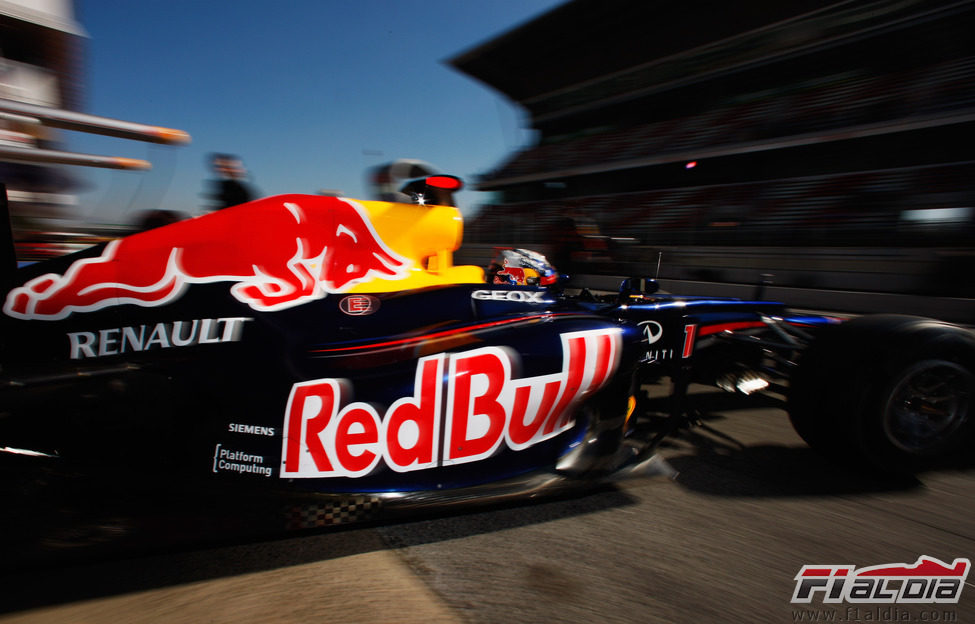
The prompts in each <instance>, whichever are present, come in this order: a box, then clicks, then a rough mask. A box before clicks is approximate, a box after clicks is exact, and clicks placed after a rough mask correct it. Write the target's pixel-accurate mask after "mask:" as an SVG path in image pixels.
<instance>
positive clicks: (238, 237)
mask: <svg viewBox="0 0 975 624" xmlns="http://www.w3.org/2000/svg"><path fill="white" fill-rule="evenodd" d="M411 265H412V262H411V261H410V260H409V259H407V258H404V257H403V256H401V255H399V254H397V253H396V252H395V251H393V250H392V249H390V248H389V247H388V246H387V245H386V244H385V243H384V242H383V241H382V239H381V238H380V237H379V235H378V234H377V233H376V231H375V229H374V228H373V225H372V223H371V222H370V220H369V217H368V213H367V212H366V210H365V209H364V208H363V207H362V206H360V205H358V204H357V203H355V202H353V201H349V200H346V199H342V198H336V197H318V196H310V195H283V196H279V197H270V198H267V199H262V200H258V201H255V202H250V203H248V204H243V205H240V206H235V207H233V208H227V209H225V210H222V211H220V212H216V213H212V214H209V215H206V216H203V217H198V218H196V219H190V220H187V221H182V222H179V223H174V224H172V225H169V226H166V227H163V228H159V229H156V230H150V231H147V232H142V233H139V234H135V235H132V236H129V237H126V238H123V239H119V240H116V241H112V242H111V243H109V244H108V245H107V246H106V247H105V250H104V252H103V253H102V254H101V255H100V256H98V257H96V258H85V259H82V260H78V261H76V262H75V263H74V264H72V265H71V266H70V267H69V269H68V270H67V271H66V272H65V274H64V275H58V274H56V273H48V274H45V275H41V276H39V277H36V278H34V279H32V280H30V281H29V282H27V283H26V284H24V285H23V286H20V287H17V288H14V289H13V290H11V291H10V293H9V294H8V295H7V299H6V301H5V303H4V306H3V310H4V312H5V313H6V314H8V315H9V316H12V317H15V318H19V319H40V320H57V319H62V318H65V317H67V316H68V315H70V314H72V313H73V312H88V311H93V310H99V309H102V308H105V307H109V306H115V305H121V304H135V305H139V306H147V307H148V306H161V305H165V304H167V303H170V302H172V301H174V300H175V299H177V298H179V297H180V296H181V295H182V294H183V291H184V290H185V288H186V287H187V286H188V285H190V284H205V283H213V282H233V285H232V286H231V287H230V292H231V294H232V295H233V296H234V297H235V298H236V299H238V300H239V301H241V302H243V303H245V304H247V305H248V306H250V307H251V308H253V309H255V310H259V311H275V310H282V309H285V308H289V307H292V306H296V305H300V304H303V303H306V302H308V301H311V300H314V299H320V298H322V297H325V296H326V295H327V294H329V293H341V292H346V291H348V290H349V289H350V288H352V287H353V286H355V285H357V284H361V283H363V282H367V281H370V280H373V279H377V278H378V279H387V280H398V279H403V278H404V277H406V276H407V274H408V271H409V269H410V267H411Z"/></svg>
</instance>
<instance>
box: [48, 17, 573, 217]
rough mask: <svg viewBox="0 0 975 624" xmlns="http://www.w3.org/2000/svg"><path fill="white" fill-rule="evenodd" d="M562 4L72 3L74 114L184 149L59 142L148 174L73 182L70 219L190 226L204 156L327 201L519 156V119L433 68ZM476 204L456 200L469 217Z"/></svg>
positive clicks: (81, 138)
mask: <svg viewBox="0 0 975 624" xmlns="http://www.w3.org/2000/svg"><path fill="white" fill-rule="evenodd" d="M562 1H563V0H343V1H339V0H279V1H277V2H274V1H269V0H207V1H190V0H142V1H139V2H132V1H131V0H116V1H113V0H78V1H77V3H76V19H77V21H79V22H80V23H81V25H82V26H83V27H84V28H85V30H86V31H87V33H88V35H89V39H88V40H87V41H86V43H85V55H84V63H83V66H84V70H83V73H82V76H83V80H84V111H85V112H88V113H92V114H96V115H101V116H105V117H115V118H119V119H125V120H127V121H134V122H141V123H149V124H154V125H161V126H167V127H172V128H178V129H180V130H185V131H187V132H189V133H190V134H191V135H192V137H193V142H192V143H191V144H190V145H189V146H184V147H176V148H171V147H163V146H154V145H150V144H147V143H138V142H132V141H124V140H120V139H113V138H107V137H96V136H91V135H86V134H80V133H74V132H71V133H64V135H63V138H64V139H65V140H66V141H67V143H68V147H69V148H70V149H72V150H74V151H81V152H86V153H95V154H106V155H113V156H129V157H134V158H146V159H148V160H150V161H152V162H153V165H154V168H153V171H151V172H149V173H132V172H121V171H108V170H88V169H80V168H79V169H76V170H75V173H77V174H80V175H83V176H84V177H85V178H86V179H87V180H88V181H89V183H90V184H91V188H90V189H89V190H88V191H87V192H85V193H84V194H83V195H82V198H81V200H82V206H81V209H80V214H81V216H82V217H84V218H86V219H87V220H89V221H97V222H113V221H114V222H118V221H124V220H126V219H127V218H128V217H129V216H130V215H131V214H133V213H134V212H135V211H137V210H140V209H146V208H155V207H161V208H166V209H172V210H182V211H184V212H188V213H191V214H198V213H199V212H200V211H201V210H202V207H203V205H204V203H205V200H204V198H203V197H202V196H201V193H202V192H203V191H204V180H205V179H207V178H208V177H209V171H208V170H207V167H206V155H207V154H208V153H210V152H230V153H234V154H238V155H240V156H241V157H242V158H243V159H244V162H245V164H246V166H247V167H248V169H249V170H250V171H251V173H252V175H253V183H254V184H255V186H256V187H257V188H258V189H259V190H260V191H261V193H262V194H263V195H273V194H278V193H294V192H297V193H314V192H316V191H318V190H319V189H339V190H341V191H343V192H344V193H345V194H346V195H348V196H352V197H361V198H368V197H367V190H366V188H365V185H364V177H363V175H364V172H365V169H366V168H367V167H369V166H371V165H375V164H379V163H380V162H385V161H389V160H394V159H397V158H419V159H422V160H426V161H428V162H430V163H433V164H434V165H436V166H437V167H439V168H440V169H441V170H442V171H444V172H445V173H452V174H455V175H460V176H461V177H464V178H465V179H470V178H471V177H472V176H473V175H474V174H477V173H483V172H485V171H487V170H489V169H491V168H492V167H493V166H494V165H496V164H497V163H498V162H499V161H500V160H502V159H503V158H504V157H505V155H507V154H509V153H510V152H511V151H513V150H514V149H516V148H517V147H518V146H519V145H521V144H523V143H524V142H525V141H527V140H529V135H528V132H527V131H526V130H525V129H524V127H523V125H524V120H523V118H522V116H521V113H520V111H519V110H518V109H516V108H515V107H514V106H513V105H511V103H510V102H508V101H507V100H505V99H504V98H502V97H501V96H499V95H498V94H497V93H495V92H494V91H493V90H491V89H490V88H488V87H486V86H484V85H482V84H480V83H479V82H477V81H475V80H474V79H472V78H470V77H468V76H465V75H463V74H461V73H460V72H457V71H455V70H454V69H452V68H451V67H449V66H448V65H447V64H446V63H445V61H446V59H448V58H451V57H453V56H455V55H457V54H458V53H460V52H463V51H465V50H467V49H469V48H471V47H473V46H475V45H477V44H480V43H482V42H484V41H486V40H488V39H491V38H493V37H494V36H496V35H499V34H501V33H503V32H505V31H507V30H509V29H511V28H512V27H514V26H517V25H519V24H521V23H523V22H524V21H526V20H528V19H531V18H533V17H536V16H538V15H540V14H542V13H544V12H546V11H548V10H550V9H551V8H553V7H555V6H557V5H559V4H561V3H562ZM485 199H486V198H485V197H484V196H483V194H482V193H474V192H464V193H463V194H462V197H461V200H460V201H461V206H462V208H463V209H464V210H465V211H471V210H472V209H473V208H474V206H476V204H478V203H479V202H482V201H484V200H485Z"/></svg>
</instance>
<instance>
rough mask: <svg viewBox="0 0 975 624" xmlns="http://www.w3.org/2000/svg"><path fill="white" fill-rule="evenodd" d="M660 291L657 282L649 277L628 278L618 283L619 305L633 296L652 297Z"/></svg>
mask: <svg viewBox="0 0 975 624" xmlns="http://www.w3.org/2000/svg"><path fill="white" fill-rule="evenodd" d="M658 290H660V284H658V283H657V280H655V279H653V278H650V277H628V278H626V279H625V280H623V281H622V282H620V296H619V301H620V303H624V302H626V301H627V300H628V299H629V298H630V297H632V296H633V295H652V294H653V293H655V292H657V291H658Z"/></svg>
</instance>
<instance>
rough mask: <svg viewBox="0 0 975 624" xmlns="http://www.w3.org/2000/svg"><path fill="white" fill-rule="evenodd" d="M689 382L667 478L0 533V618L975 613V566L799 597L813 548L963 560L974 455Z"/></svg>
mask: <svg viewBox="0 0 975 624" xmlns="http://www.w3.org/2000/svg"><path fill="white" fill-rule="evenodd" d="M695 398H696V400H697V401H698V402H699V405H700V406H701V409H702V410H703V413H704V418H703V419H702V420H703V425H704V426H703V427H697V428H695V429H693V430H692V431H690V432H687V433H683V434H682V435H680V436H678V437H676V438H674V439H673V440H672V442H671V443H670V444H668V445H667V446H666V447H664V448H663V449H661V454H662V455H663V456H664V457H666V458H667V460H668V462H669V463H670V465H671V466H673V468H674V469H675V470H677V471H678V472H679V474H678V475H677V476H676V477H675V478H668V477H664V476H657V477H651V478H637V479H633V480H630V481H626V482H623V483H619V484H616V485H614V486H611V487H607V488H604V489H601V490H599V491H597V492H595V493H591V494H589V495H586V496H582V497H578V498H567V499H560V500H550V501H547V502H540V503H536V504H530V505H523V506H514V507H506V508H501V509H494V510H488V511H478V512H474V513H466V514H454V515H447V516H443V517H433V518H427V519H423V520H418V521H411V522H402V523H397V524H391V525H386V526H374V527H365V528H351V529H345V530H332V531H322V532H306V533H301V534H290V535H285V536H278V537H275V538H274V539H271V538H269V537H268V536H259V537H250V538H248V537H246V536H244V537H240V536H238V537H235V538H232V539H227V538H226V536H222V537H218V536H219V534H220V531H221V529H222V528H223V527H227V526H233V523H232V522H230V521H229V520H227V519H225V521H224V522H223V523H221V522H220V521H215V520H212V518H214V517H220V515H221V510H220V509H210V510H207V515H206V517H207V518H211V520H209V521H208V523H206V524H205V526H201V527H197V528H198V531H197V532H196V533H194V528H193V527H194V525H195V524H197V523H198V521H199V520H200V519H201V518H203V517H204V516H203V515H202V514H200V513H199V512H196V513H193V514H190V515H189V516H187V517H185V518H181V517H180V516H179V515H178V514H177V513H176V512H175V511H171V512H169V513H167V514H164V515H162V516H157V517H154V518H153V519H151V522H154V523H155V525H154V528H155V532H153V531H144V532H143V534H144V535H146V536H149V535H154V536H155V537H156V538H157V539H158V541H157V542H156V543H133V542H132V541H131V540H129V541H126V540H125V539H122V537H121V535H122V534H123V533H125V532H126V530H131V529H132V527H133V524H132V523H133V522H134V521H133V520H132V519H131V518H129V519H125V518H119V517H114V516H113V517H110V518H109V517H105V516H101V517H99V514H97V513H93V514H92V515H93V516H94V517H92V518H81V517H73V518H72V522H71V523H70V527H67V528H62V530H61V532H52V533H50V534H48V535H47V538H46V542H44V543H43V544H40V545H37V544H35V545H34V547H33V548H26V549H25V548H24V546H23V544H18V536H17V535H11V534H9V533H7V532H4V534H3V535H2V536H0V544H2V546H3V551H4V552H5V553H11V552H15V553H19V558H18V557H15V558H14V560H11V559H10V558H9V557H8V558H5V559H4V561H3V562H0V623H8V622H31V623H34V622H112V621H117V622H170V623H180V622H228V623H229V622H233V623H237V624H239V623H242V622H313V621H322V622H324V621H328V622H471V623H495V622H514V623H518V622H570V623H575V622H587V623H588V622H641V623H642V622H648V623H649V622H653V623H655V622H793V621H816V619H814V618H817V617H818V618H828V617H829V614H830V613H832V614H833V616H834V617H835V621H850V622H854V621H874V622H878V621H881V622H882V621H888V622H893V621H896V622H906V621H922V619H921V618H922V617H924V618H926V620H923V621H932V620H933V621H954V622H973V621H975V588H973V587H971V585H972V584H973V582H972V579H969V581H968V583H967V585H966V588H965V589H964V590H963V592H962V595H961V599H960V602H959V603H958V604H957V605H915V606H912V607H905V606H896V607H894V608H892V607H891V606H890V605H859V606H856V607H854V606H852V605H840V606H838V607H832V606H826V605H823V604H822V603H820V602H815V603H813V604H811V605H803V606H800V605H792V604H790V598H791V596H792V592H793V590H794V587H795V582H794V580H793V579H794V577H795V575H796V573H797V572H798V571H799V569H800V568H801V567H802V566H803V565H804V564H820V565H832V564H853V565H855V566H858V567H862V566H868V565H879V564H891V563H906V564H912V563H914V562H915V561H916V559H917V557H918V556H919V555H929V556H932V557H937V558H939V559H941V560H943V561H945V562H948V563H950V562H951V561H952V560H953V559H955V558H956V557H968V558H970V559H971V558H973V554H975V548H973V546H975V520H973V511H975V463H973V462H972V461H970V460H968V461H966V463H963V464H962V465H956V466H947V467H942V468H940V469H938V470H934V471H930V472H927V473H924V474H921V475H918V476H917V477H900V478H891V477H881V476H877V475H873V474H870V473H867V472H864V471H863V470H860V469H854V468H851V467H848V466H844V465H840V464H837V463H836V462H834V461H831V460H827V459H824V458H822V457H820V456H817V455H816V454H814V453H813V452H812V451H810V450H809V449H808V448H806V447H805V446H804V445H803V443H802V441H801V440H800V439H799V438H798V437H797V436H796V435H795V434H794V433H793V432H792V429H791V427H790V426H789V423H788V419H787V417H786V416H785V414H784V412H782V411H781V410H780V409H778V408H776V407H774V406H767V407H760V408H754V407H747V408H746V407H745V406H744V405H743V404H742V403H741V402H740V401H738V399H736V398H735V397H732V396H730V395H724V394H712V393H700V394H696V395H695ZM223 511H224V512H225V511H226V510H223ZM113 513H114V510H113ZM142 521H143V522H145V521H146V520H145V519H143V520H142ZM127 522H128V524H126V523H127ZM52 526H53V525H52ZM143 528H144V527H143ZM113 542H118V543H121V544H123V545H124V549H123V550H120V549H119V548H112V544H113ZM130 548H131V550H129V549H130ZM885 609H886V611H885Z"/></svg>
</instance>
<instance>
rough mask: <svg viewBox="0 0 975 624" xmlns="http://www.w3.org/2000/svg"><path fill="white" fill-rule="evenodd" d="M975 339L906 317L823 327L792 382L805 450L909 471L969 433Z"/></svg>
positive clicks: (966, 439) (792, 410) (793, 415)
mask: <svg viewBox="0 0 975 624" xmlns="http://www.w3.org/2000/svg"><path fill="white" fill-rule="evenodd" d="M973 400H975V335H973V334H972V333H971V332H969V331H968V330H965V329H962V328H959V327H956V326H953V325H949V324H946V323H940V322H937V321H931V320H928V319H921V318H916V317H908V316H892V315H887V316H867V317H861V318H858V319H854V320H852V321H850V322H848V323H844V324H843V325H840V326H837V327H833V328H828V329H826V330H824V331H823V332H822V334H821V335H820V336H818V337H817V339H816V341H815V342H813V344H812V345H810V346H809V348H808V349H807V350H806V352H804V353H803V355H802V357H801V358H800V361H799V368H798V370H797V371H796V373H795V374H794V376H793V378H792V380H791V388H790V396H789V416H790V419H791V420H792V423H793V426H794V427H795V429H796V431H797V432H798V433H799V435H800V436H801V437H802V438H803V439H804V440H805V441H806V442H807V443H808V444H809V445H810V446H812V447H813V448H815V449H817V450H819V451H822V452H824V453H826V454H829V455H833V456H842V457H845V458H849V459H856V460H866V461H868V462H870V463H872V464H874V465H876V466H879V467H881V468H883V469H885V470H890V471H910V470H917V469H919V468H923V467H925V466H926V465H929V464H930V463H932V462H934V461H937V460H940V459H942V458H944V457H945V456H947V455H949V454H951V453H952V452H954V451H956V450H958V449H959V448H960V447H962V446H964V445H966V444H969V443H970V441H971V439H972V431H973V419H975V416H973V414H972V401H973Z"/></svg>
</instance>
